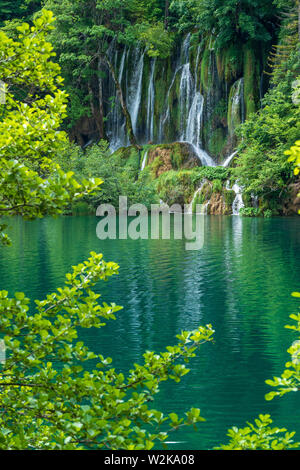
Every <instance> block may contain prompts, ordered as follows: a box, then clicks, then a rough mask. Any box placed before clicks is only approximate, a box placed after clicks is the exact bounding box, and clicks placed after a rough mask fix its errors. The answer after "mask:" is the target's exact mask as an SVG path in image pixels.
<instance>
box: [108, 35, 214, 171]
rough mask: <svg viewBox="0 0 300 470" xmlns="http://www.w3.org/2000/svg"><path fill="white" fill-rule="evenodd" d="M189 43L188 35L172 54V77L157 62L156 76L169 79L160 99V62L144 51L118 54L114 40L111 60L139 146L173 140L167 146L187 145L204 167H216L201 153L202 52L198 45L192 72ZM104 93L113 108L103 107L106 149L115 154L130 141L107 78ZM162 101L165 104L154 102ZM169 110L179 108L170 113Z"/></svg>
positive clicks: (126, 49) (135, 49)
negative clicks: (104, 110)
mask: <svg viewBox="0 0 300 470" xmlns="http://www.w3.org/2000/svg"><path fill="white" fill-rule="evenodd" d="M190 39H191V35H190V34H188V35H187V36H186V37H185V39H184V40H183V42H182V44H181V47H180V53H178V54H177V56H175V55H174V57H173V60H172V67H173V68H172V72H171V74H170V72H169V70H168V69H167V68H166V66H164V65H163V64H162V63H161V62H159V66H160V67H161V69H160V73H161V74H163V75H162V76H163V77H169V78H168V81H169V83H167V84H165V85H166V86H165V92H164V94H163V95H161V94H159V93H158V91H159V90H158V89H157V88H156V79H157V80H159V79H161V78H160V76H158V74H157V73H156V71H157V67H158V61H157V59H156V58H153V59H150V58H148V57H146V51H145V49H144V48H142V47H124V48H123V49H120V48H119V47H118V45H117V42H116V41H114V42H112V43H111V44H110V47H109V57H110V60H111V62H112V64H113V65H114V67H115V70H116V75H117V77H118V80H119V83H120V85H121V87H122V90H123V94H124V98H125V101H126V104H127V109H128V112H129V114H130V116H131V122H132V128H133V132H134V134H135V136H136V138H137V141H138V142H139V143H148V142H153V143H157V144H158V143H167V142H170V139H172V140H171V141H181V142H187V143H189V144H190V145H191V146H192V148H193V149H194V152H195V155H197V157H198V158H199V159H200V161H201V163H202V165H204V166H215V163H214V161H213V159H212V158H211V157H210V156H209V155H208V154H207V152H205V151H204V150H203V149H202V143H201V134H202V127H203V116H204V97H203V96H202V94H201V92H200V84H199V80H198V72H199V66H200V55H201V47H200V46H198V48H197V50H196V57H195V66H194V67H192V66H191V64H190ZM148 63H149V74H148V76H147V77H146V76H145V71H146V66H145V64H148ZM147 70H148V67H147ZM160 86H164V84H162V85H160ZM105 89H106V90H107V92H106V95H105V99H106V103H109V102H112V103H113V106H109V105H106V106H107V111H108V112H107V114H106V132H107V135H108V138H109V140H110V148H111V150H112V151H115V150H116V149H118V148H119V147H122V146H126V145H129V139H128V136H127V132H126V125H125V117H124V115H123V112H122V109H121V106H120V103H119V99H118V96H117V91H116V86H115V84H114V82H113V80H112V77H111V76H108V77H107V79H106V82H105ZM161 99H163V102H159V101H158V100H161ZM173 106H176V107H178V109H177V108H176V109H173ZM155 110H156V112H157V110H159V114H155Z"/></svg>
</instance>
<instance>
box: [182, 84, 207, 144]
mask: <svg viewBox="0 0 300 470" xmlns="http://www.w3.org/2000/svg"><path fill="white" fill-rule="evenodd" d="M203 104H204V98H203V96H202V95H201V93H200V92H197V93H195V95H194V99H193V103H192V106H191V109H190V112H189V116H188V120H187V126H186V131H185V133H186V135H185V138H184V139H183V140H187V141H188V142H192V143H193V144H195V145H196V147H200V144H201V142H200V133H201V125H202V115H203Z"/></svg>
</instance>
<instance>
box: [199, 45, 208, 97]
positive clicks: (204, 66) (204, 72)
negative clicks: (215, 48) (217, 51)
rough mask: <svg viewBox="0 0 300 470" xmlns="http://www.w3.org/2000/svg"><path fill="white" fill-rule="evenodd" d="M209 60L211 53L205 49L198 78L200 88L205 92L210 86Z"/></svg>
mask: <svg viewBox="0 0 300 470" xmlns="http://www.w3.org/2000/svg"><path fill="white" fill-rule="evenodd" d="M210 59H211V51H210V50H209V49H208V47H206V49H205V50H204V54H203V57H202V61H201V77H200V83H201V88H202V89H203V90H204V91H206V92H207V91H208V89H209V86H210V75H209V65H210Z"/></svg>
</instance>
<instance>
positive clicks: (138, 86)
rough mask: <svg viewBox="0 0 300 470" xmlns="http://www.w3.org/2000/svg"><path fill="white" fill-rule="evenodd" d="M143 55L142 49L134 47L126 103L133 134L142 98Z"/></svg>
mask: <svg viewBox="0 0 300 470" xmlns="http://www.w3.org/2000/svg"><path fill="white" fill-rule="evenodd" d="M144 55H145V51H142V50H141V49H139V48H136V49H135V57H134V73H133V77H132V79H131V83H130V87H129V96H128V103H127V106H128V110H129V113H130V116H131V122H132V129H133V132H134V133H135V134H136V131H137V121H138V113H139V109H140V104H141V98H142V80H143V71H144Z"/></svg>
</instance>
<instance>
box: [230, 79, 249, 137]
mask: <svg viewBox="0 0 300 470" xmlns="http://www.w3.org/2000/svg"><path fill="white" fill-rule="evenodd" d="M229 106H230V108H229V119H228V121H229V122H228V127H229V131H230V134H231V135H233V133H234V130H235V128H236V126H237V125H238V124H240V123H241V122H244V120H245V116H244V115H245V110H244V79H243V78H240V79H239V80H237V81H236V82H235V83H234V85H233V86H232V89H231V91H230V100H229Z"/></svg>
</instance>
